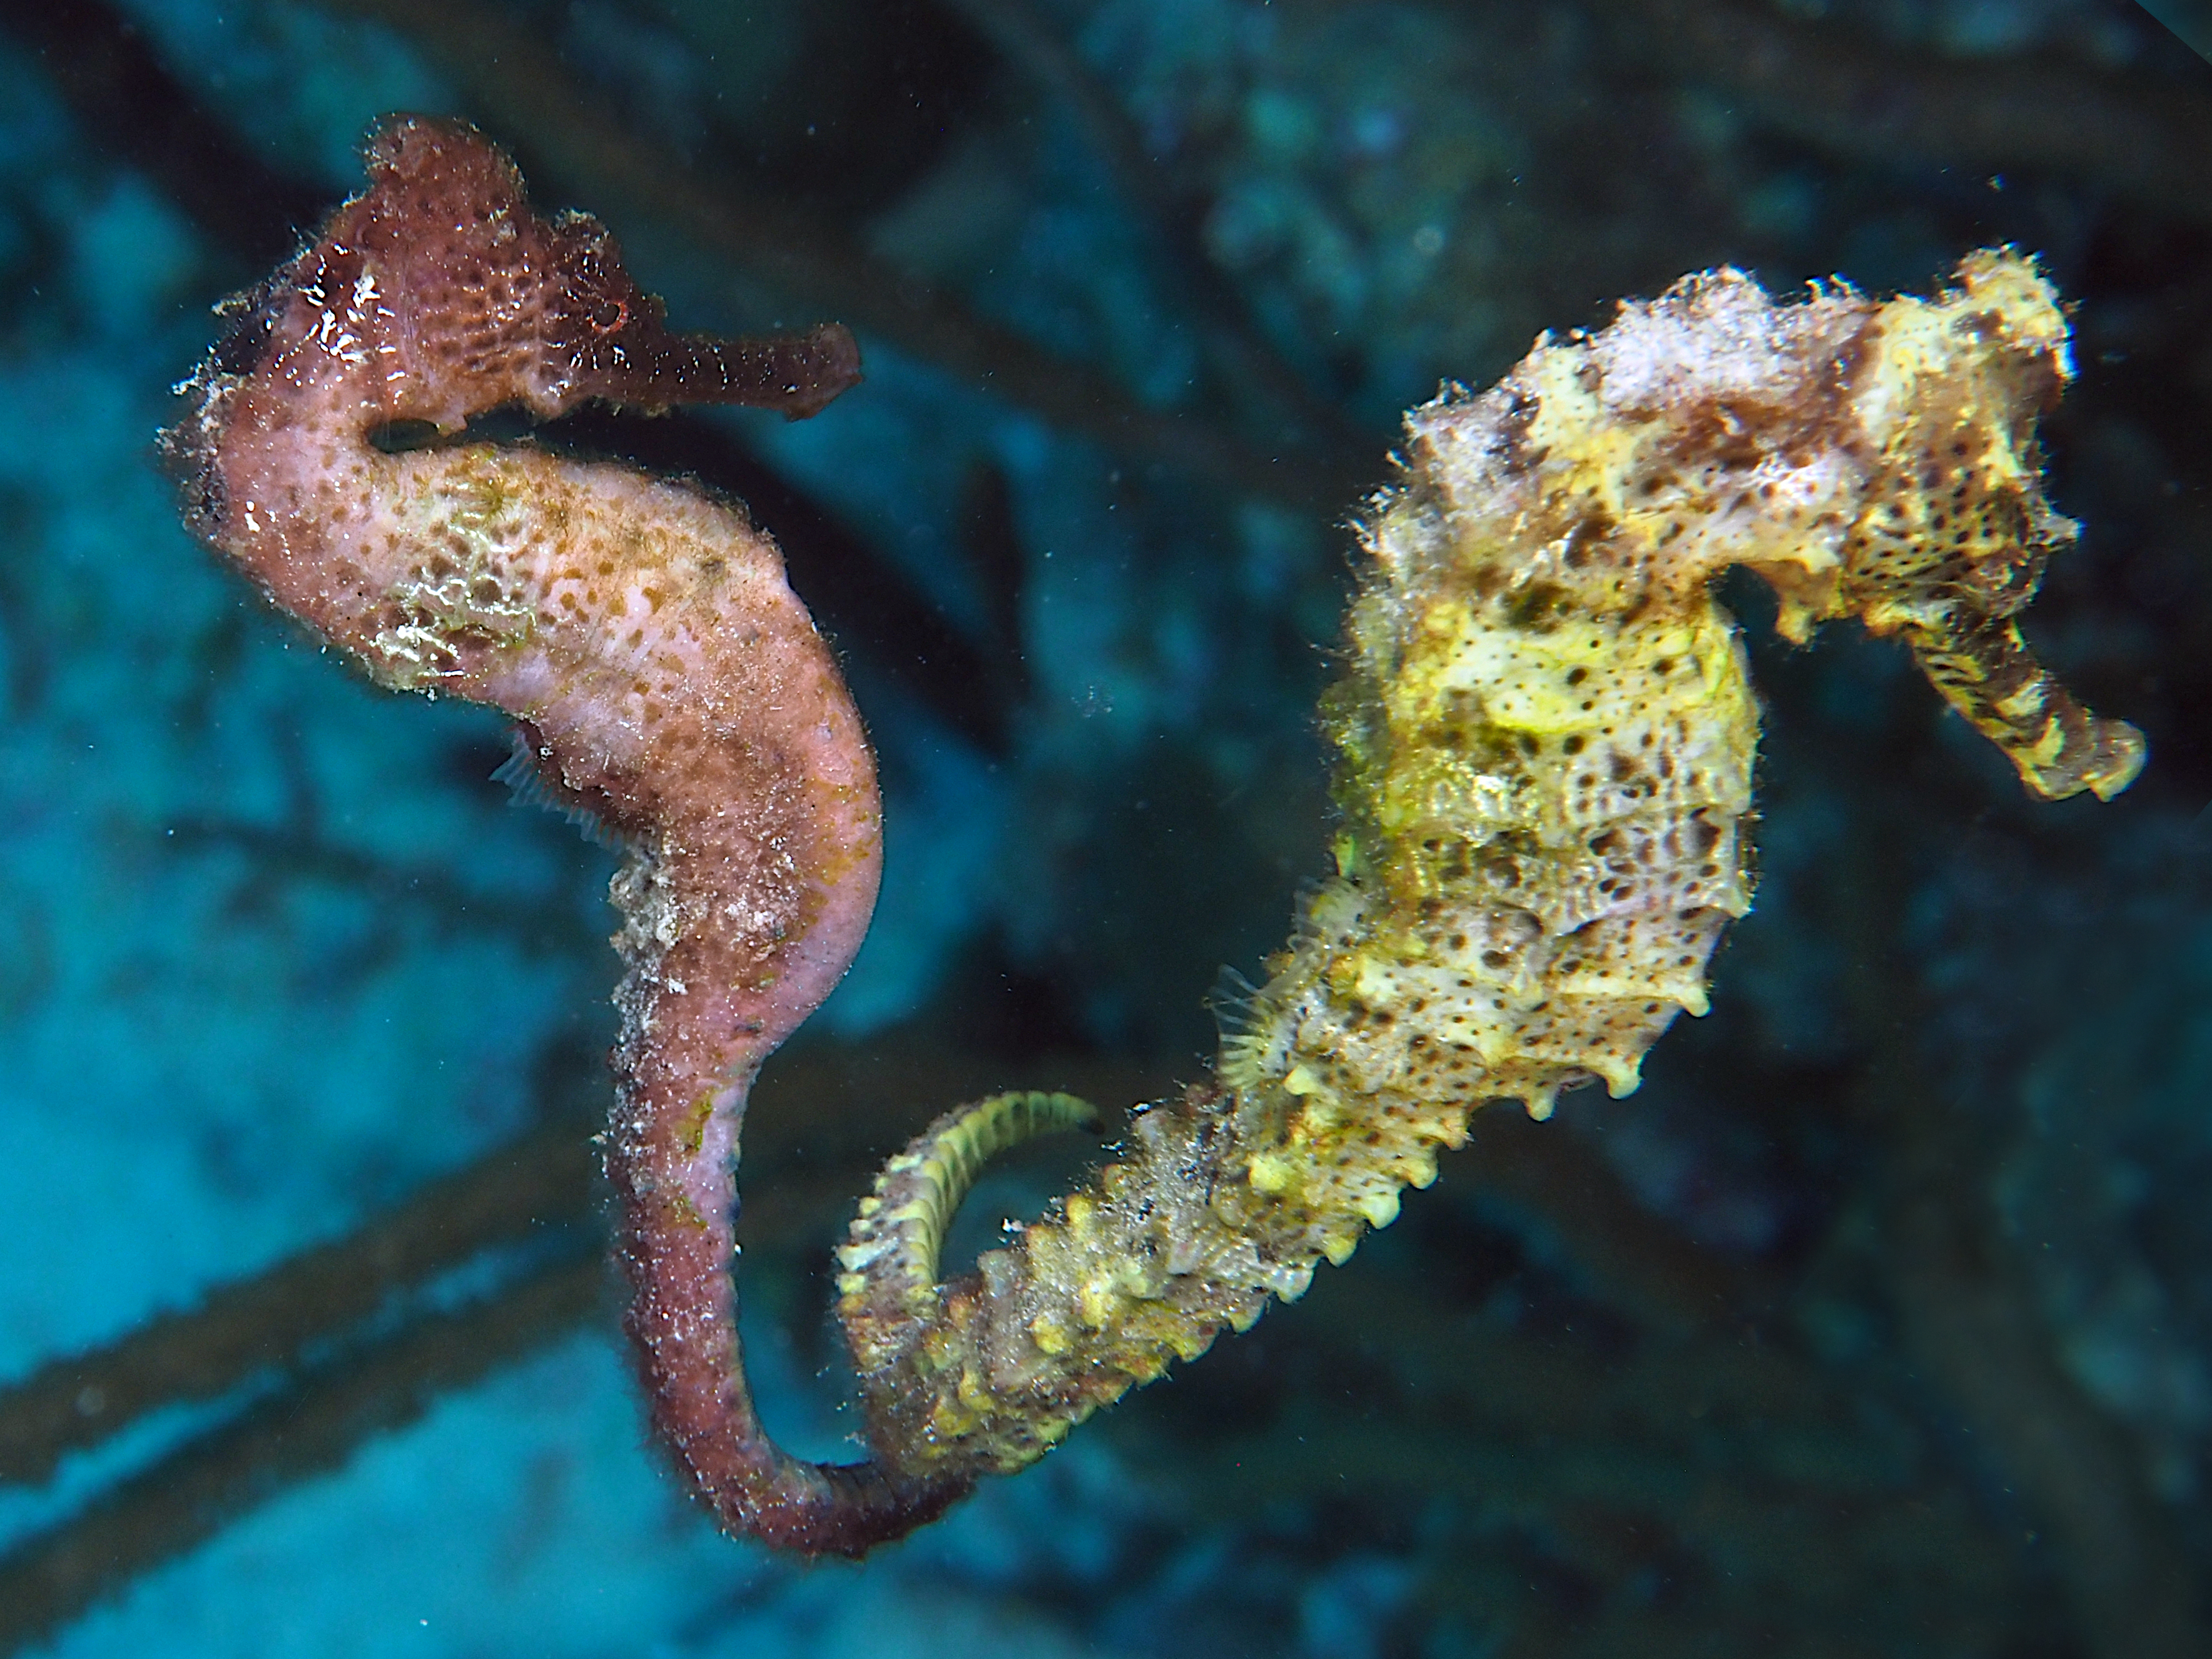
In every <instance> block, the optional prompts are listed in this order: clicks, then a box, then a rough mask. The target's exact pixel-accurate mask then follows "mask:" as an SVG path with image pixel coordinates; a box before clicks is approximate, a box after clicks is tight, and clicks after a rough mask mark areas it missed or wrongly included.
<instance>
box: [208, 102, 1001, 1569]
mask: <svg viewBox="0 0 2212 1659" xmlns="http://www.w3.org/2000/svg"><path fill="white" fill-rule="evenodd" d="M368 167H369V174H370V184H369V187H368V190H367V191H364V192H363V193H362V195H360V196H359V197H356V198H355V199H354V200H352V201H350V202H349V203H347V204H345V205H344V206H343V207H342V208H340V209H339V210H337V213H336V214H335V215H334V216H332V218H331V221H330V222H329V223H328V224H327V225H326V226H325V228H323V230H322V232H321V234H319V236H318V237H317V238H316V240H314V242H313V245H312V246H309V247H307V249H306V250H305V251H304V252H302V253H301V255H300V256H299V257H298V258H296V259H295V260H294V261H293V262H292V263H291V264H289V265H287V266H285V267H284V268H283V269H282V270H279V271H278V272H277V273H276V276H274V277H272V278H271V279H270V281H269V282H268V283H265V284H264V285H263V286H262V287H261V288H260V289H258V290H256V291H254V292H252V293H251V294H249V295H244V296H241V297H240V299H239V300H237V301H234V302H233V304H232V310H233V313H234V314H233V317H232V327H231V329H230V331H229V334H228V338H227V339H226V340H225V341H224V342H223V343H222V344H220V345H218V346H217V347H216V349H215V351H214V352H213V353H212V354H211V355H210V357H209V358H208V360H207V362H205V364H204V365H203V367H202V368H201V369H200V370H199V372H198V374H197V375H196V376H195V378H194V379H193V380H191V382H190V383H189V385H188V386H187V387H186V388H185V391H186V394H187V396H188V397H189V398H191V411H190V413H189V414H188V415H187V416H185V419H184V420H182V421H181V422H179V424H178V425H177V426H176V427H175V428H173V429H172V430H171V431H170V432H169V433H168V434H167V435H166V447H167V451H168V453H169V455H170V457H171V459H172V460H173V463H174V464H175V465H176V467H177V470H178V471H179V473H180V475H181V477H182V478H183V480H184V483H185V492H186V496H187V501H188V512H189V516H190V518H191V521H192V523H193V525H194V527H195V528H196V529H197V531H198V532H199V533H200V535H202V536H203V537H204V538H205V539H206V540H207V541H209V542H210V543H211V544H213V545H214V546H215V547H216V548H217V549H219V550H221V551H222V553H224V554H225V555H227V556H228V557H229V558H230V559H231V560H232V561H234V562H235V563H236V564H237V565H238V567H239V568H240V569H241V570H243V571H244V572H245V573H246V574H247V575H249V576H250V577H252V579H253V580H255V581H256V582H257V583H258V584H259V585H260V586H261V587H262V589H263V590H264V592H266V593H267V594H268V596H269V597H270V599H273V600H274V601H275V602H276V604H277V605H281V606H282V607H283V609H285V610H286V611H290V612H291V613H292V614H293V615H295V616H296V617H300V618H301V619H302V620H303V621H305V622H306V623H308V624H309V625H310V626H311V627H313V629H316V631H317V632H319V634H321V635H323V636H324V637H325V638H326V639H328V640H330V641H332V642H333V643H335V644H337V645H338V646H340V647H343V649H344V650H345V652H346V653H348V654H349V655H350V656H351V657H352V658H353V659H355V660H356V661H357V662H358V663H360V664H361V665H362V666H363V667H364V668H366V669H367V670H368V672H369V673H370V674H371V675H372V676H373V677H374V678H376V679H377V680H379V681H380V682H381V683H382V684H386V685H391V686H395V687H401V688H408V689H413V690H422V691H426V692H429V693H431V694H433V695H436V694H440V693H444V694H447V695H452V696H462V697H466V698H469V699H471V701H475V702H486V703H490V704H492V705H494V706H495V707H497V708H501V709H504V710H505V711H506V712H507V713H508V714H512V715H513V716H514V717H515V719H516V720H518V721H520V725H521V737H522V740H523V741H524V742H525V743H526V744H527V746H528V752H529V754H530V756H531V757H532V758H533V759H534V760H535V762H536V765H537V770H538V776H539V778H540V779H541V780H542V781H543V783H544V787H545V788H546V789H547V791H548V792H549V793H551V794H552V795H553V796H554V797H555V798H556V799H557V800H559V801H560V802H561V803H562V804H564V805H569V806H571V807H574V808H579V809H582V810H585V811H589V812H590V813H591V814H592V815H593V816H594V817H597V818H598V819H599V821H600V822H602V823H605V825H606V826H607V827H608V828H609V829H611V831H613V832H614V834H615V835H617V836H618V837H620V838H621V840H622V841H623V843H624V845H625V847H626V848H627V849H628V854H629V856H628V860H627V861H626V863H625V865H624V867H623V871H622V872H621V873H620V874H619V875H618V876H617V878H616V879H615V883H614V897H615V900H616V902H617V905H618V906H619V907H620V908H621V910H622V912H623V918H624V925H623V931H622V933H620V935H619V936H618V937H617V940H616V944H617V948H618V949H619V950H620V951H621V952H622V954H623V957H624V959H625V962H626V965H627V969H628V972H627V974H626V975H625V977H624V979H623V984H622V987H621V989H620V990H619V992H618V993H617V1001H618V1004H619V1006H620V1009H621V1012H622V1017H623V1036H622V1041H621V1044H620V1046H619V1048H617V1052H616V1056H615V1061H616V1071H617V1103H616V1107H615V1111H614V1116H613V1122H612V1125H611V1132H610V1133H609V1135H608V1137H607V1168H608V1172H609V1175H610V1176H611V1179H612V1181H613V1183H614V1186H615V1188H616V1190H617V1194H618V1195H619V1198H620V1202H621V1210H622V1214H621V1224H620V1246H619V1249H620V1255H621V1257H622V1261H623V1265H624V1267H625V1268H626V1269H627V1271H628V1273H629V1279H630V1282H631V1285H632V1287H633V1289H634V1291H635V1296H634V1298H633V1300H632V1303H631V1305H630V1310H629V1320H628V1323H629V1331H630V1334H631V1335H632V1337H633V1338H634V1339H635V1343H636V1346H637V1350H638V1352H639V1355H640V1359H641V1365H642V1368H643V1370H644V1375H645V1381H646V1387H647V1393H648V1395H650V1397H651V1400H652V1402H653V1416H654V1419H655V1421H656V1424H657V1425H658V1427H659V1430H660V1431H661V1432H662V1434H663V1435H664V1437H665V1439H666V1440H667V1442H668V1443H669V1444H670V1445H671V1447H672V1448H673V1449H674V1451H675V1454H676V1455H677V1458H678V1462H680V1463H681V1464H682V1466H683V1467H684V1469H685V1471H686V1472H687V1473H688V1474H689V1476H690V1480H691V1481H692V1483H693V1485H694V1486H695V1487H696V1489H697V1490H698V1491H699V1492H701V1493H702V1495H703V1496H704V1497H705V1498H707V1500H708V1502H709V1503H710V1504H712V1505H713V1507H714V1510H716V1512H717V1515H718V1516H719V1517H720V1520H721V1521H722V1522H723V1523H724V1524H725V1525H726V1527H727V1528H730V1529H731V1530H732V1531H734V1532H739V1533H744V1534H751V1535H755V1536H758V1537H762V1538H764V1539H767V1540H769V1541H772V1542H775V1543H781V1544H786V1545H790V1546H793V1547H798V1548H801V1549H805V1550H810V1551H842V1552H848V1553H857V1552H858V1551H860V1550H861V1549H864V1548H866V1547H867V1546H868V1545H869V1544H870V1543H872V1542H873V1541H878V1540H879V1539H881V1538H883V1537H885V1536H889V1535H892V1534H896V1533H899V1532H903V1531H905V1530H907V1529H908V1528H911V1527H912V1526H914V1525H915V1524H916V1523H917V1522H919V1521H920V1520H922V1519H925V1518H927V1516H930V1515H933V1514H934V1513H935V1512H937V1510H939V1509H941V1508H942V1507H943V1506H944V1505H945V1504H947V1503H949V1502H951V1500H952V1499H953V1498H956V1497H957V1496H958V1495H959V1494H960V1493H961V1492H963V1491H964V1490H966V1487H967V1486H968V1484H969V1483H968V1481H967V1480H965V1479H944V1478H938V1479H932V1480H902V1479H899V1478H897V1477H896V1476H894V1475H892V1474H889V1473H887V1472H885V1471H884V1469H882V1468H879V1467H878V1466H876V1465H872V1464H869V1465H859V1466H853V1467H837V1466H818V1465H814V1464H810V1463H805V1462H799V1461H798V1460H796V1459H793V1458H791V1457H789V1456H787V1455H784V1454H783V1453H781V1452H780V1451H779V1450H778V1449H776V1448H775V1446H774V1445H773V1444H772V1443H770V1441H769V1439H768V1437H767V1436H766V1435H765V1434H764V1433H763V1431H762V1429H761V1426H760V1424H759V1421H758V1419H757V1416H756V1414H755V1413H754V1410H753V1407H752V1402H751V1401H750V1398H749V1396H748V1394H747V1391H746V1388H745V1383H744V1366H743V1364H742V1363H741V1356H740V1354H739V1352H738V1336H737V1322H736V1306H735V1297H734V1291H733V1288H732V1281H731V1276H730V1273H729V1263H730V1261H731V1257H732V1251H733V1231H732V1208H733V1206H734V1200H735V1174H734V1169H735V1163H736V1156H737V1148H738V1130H739V1126H740V1123H741V1121H742V1119H743V1115H744V1104H745V1097H746V1092H747V1090H748V1088H749V1086H750V1083H751V1081H752V1079H753V1077H754V1075H755V1074H756V1073H757V1071H758V1069H759V1067H760V1064H761V1062H762V1060H763V1059H765V1058H766V1057H767V1055H768V1054H769V1052H770V1051H772V1050H773V1049H774V1048H775V1047H776V1045H777V1044H778V1043H780V1042H782V1041H783V1039H784V1038H785V1037H787V1036H789V1035H790V1034H791V1032H792V1030H793V1029H794V1028H795V1027H796V1026H798V1024H799V1023H800V1022H801V1021H802V1020H804V1019H805V1018H806V1016H807V1015H808V1014H809V1013H810V1012H812V1011H813V1009H814V1008H815V1007H816V1006H817V1004H819V1003H820V1002H821V1000H822V999H823V997H824V996H826V995H827V994H829V990H830V988H831V987H833V986H834V985H836V982H837V981H838V979H839V978H840V977H841V976H842V975H843V973H844V971H845V969H846V967H847V965H848V963H850V961H851V960H852V957H853V953H854V951H856V950H857V949H858V948H859V946H860V939H861V936H862V934H863V933H865V932H866V928H867V924H868V918H869V915H870V912H871V911H872V908H873V907H874V903H875V897H876V886H877V879H878V869H879V864H880V859H879V851H878V846H879V842H878V796H877V790H876V777H875V764H874V758H873V757H872V754H871V752H870V750H869V747H868V744H867V740H866V736H865V734H864V732H862V729H861V726H860V716H859V714H858V713H857V711H856V710H855V709H854V706H853V702H852V699H851V697H850V696H849V695H848V693H847V691H846V689H845V685H844V683H843V681H842V678H841V677H840V675H839V673H838V671H837V665H836V662H835V660H834V659H833V658H832V656H831V653H830V652H829V647H827V646H826V645H825V644H824V643H823V640H822V639H821V637H820V635H817V633H816V632H815V629H814V626H813V623H812V622H811V620H810V618H809V617H808V616H807V613H806V611H805V608H804V607H803V606H801V605H800V604H799V600H798V599H796V598H795V597H793V593H792V592H791V589H790V587H789V586H788V585H787V582H786V581H785V579H784V570H783V561H782V559H781V556H780V555H779V554H778V552H777V550H776V549H775V545H774V544H773V543H771V542H770V541H769V538H767V537H766V536H764V535H763V534H762V533H761V532H759V531H758V530H757V529H756V528H754V526H752V525H751V524H750V522H748V520H746V518H745V517H744V513H742V512H741V511H740V510H738V508H736V507H732V505H730V504H728V503H726V502H724V501H717V500H714V499H712V498H711V497H709V496H708V495H705V494H703V493H702V492H701V491H700V490H698V489H693V488H690V487H688V486H686V485H684V484H683V483H672V482H667V481H663V480H656V479H653V478H651V477H646V476H644V475H642V474H641V473H639V472H636V471H633V470H631V469H629V468H627V467H622V466H616V465H592V464H585V463H580V462H576V461H573V460H568V459H557V458H556V457H554V456H552V455H550V454H547V453H544V452H543V451H540V450H538V449H535V448H532V447H529V446H528V445H516V444H507V445H495V444H491V443H485V442H472V441H468V440H467V438H466V436H465V430H464V428H465V425H466V423H467V422H468V421H469V420H470V418H471V416H477V415H480V414H482V413H483V412H485V411H487V410H492V409H495V408H498V407H501V406H502V405H512V404H520V405H522V406H523V407H525V408H526V409H527V410H528V411H529V412H530V413H531V414H532V415H534V416H539V417H550V416H556V415H558V414H560V413H562V411H563V410H568V409H571V408H574V407H575V406H576V405H577V404H580V403H583V402H584V401H586V400H587V399H591V398H600V399H604V400H605V401H608V402H612V403H619V404H630V405H634V406H643V407H647V408H654V409H658V408H665V407H666V406H668V405H670V404H678V403H694V402H708V403H738V404H759V405H766V406H769V407H772V408H778V409H781V410H785V411H786V412H787V413H788V414H791V415H793V416H800V415H809V414H812V413H813V412H815V411H816V410H818V409H820V408H821V407H822V406H823V404H826V403H828V402H829V400H830V399H831V398H834V397H836V395H837V393H838V392H842V390H844V389H845V388H846V387H847V386H850V385H852V384H853V383H854V381H856V380H859V378H860V368H859V354H858V351H857V349H855V347H854V343H853V339H852V337H851V336H850V335H849V334H848V333H847V332H846V331H845V330H844V329H842V327H836V326H829V327H824V328H820V329H817V330H815V331H812V332H811V333H810V334H808V335H805V336H804V337H798V338H794V339H784V340H775V341H721V340H714V339H706V338H700V337H689V336H677V335H671V333H669V332H668V331H666V329H665V327H664V326H663V325H662V321H661V315H660V307H659V303H658V302H657V301H654V300H653V299H651V298H650V297H648V296H647V295H644V294H643V293H641V291H640V290H639V289H637V288H636V287H635V285H633V284H632V283H631V282H630V281H629V278H628V277H627V276H625V275H624V274H623V269H622V266H621V264H620V262H619V258H618V255H617V250H616V248H615V246H614V244H613V242H612V240H611V239H610V238H609V237H608V235H607V234H606V233H605V230H604V229H603V228H601V227H600V226H599V223H598V222H596V221H594V220H592V219H590V218H587V217H585V216H580V215H571V216H563V217H561V218H559V219H556V220H554V221H551V222H548V221H546V220H544V219H542V218H540V217H539V216H538V215H537V214H536V213H534V212H533V211H532V209H531V207H530V205H529V203H528V202H527V200H526V197H525V196H524V194H523V190H522V184H521V180H520V178H519V176H518V175H517V174H516V173H515V171H514V168H513V166H512V165H511V164H510V163H509V162H508V161H507V159H506V158H505V157H504V156H503V155H501V154H500V153H499V152H498V151H497V150H496V149H494V148H493V147H492V146H491V145H490V144H489V143H487V142H486V141H485V140H484V139H483V138H482V137H479V136H478V135H477V134H476V133H475V132H473V131H470V130H468V129H466V128H464V127H460V126H457V125H449V124H446V123H441V122H436V121H430V120H424V119H419V118H402V119H398V120H394V121H392V122H391V123H389V124H387V125H385V126H384V127H383V128H382V129H381V130H380V131H378V132H377V133H376V134H375V135H374V137H373V138H372V139H371V141H370V143H369V146H368ZM409 428H412V429H413V430H414V431H415V432H416V433H417V434H423V433H428V432H429V431H431V430H432V429H435V433H436V434H439V435H444V437H445V441H435V442H431V443H428V444H427V445H423V446H421V447H413V448H406V449H397V450H394V449H392V448H391V447H390V440H389V436H388V435H390V434H393V433H396V432H400V431H404V430H407V429H409Z"/></svg>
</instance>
